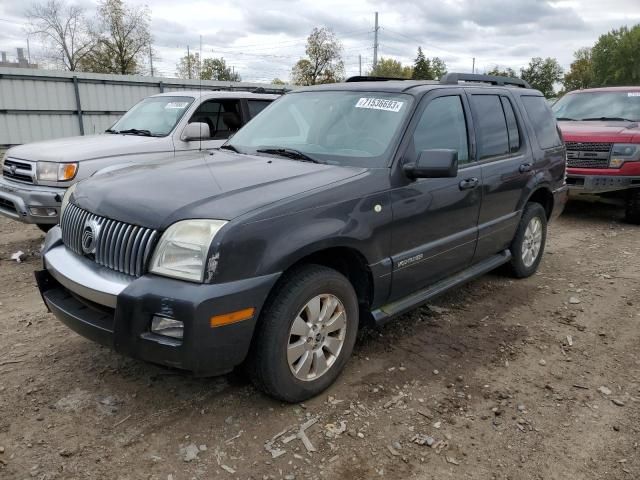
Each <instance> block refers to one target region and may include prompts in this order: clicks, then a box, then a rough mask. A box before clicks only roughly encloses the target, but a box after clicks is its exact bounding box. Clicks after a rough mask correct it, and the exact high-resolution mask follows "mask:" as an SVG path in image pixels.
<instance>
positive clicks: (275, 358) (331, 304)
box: [249, 265, 358, 402]
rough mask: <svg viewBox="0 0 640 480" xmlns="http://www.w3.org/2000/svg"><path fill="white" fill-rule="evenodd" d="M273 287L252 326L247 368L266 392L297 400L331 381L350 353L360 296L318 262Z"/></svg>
mask: <svg viewBox="0 0 640 480" xmlns="http://www.w3.org/2000/svg"><path fill="white" fill-rule="evenodd" d="M277 288H278V291H277V293H276V294H275V296H274V297H273V298H272V299H270V301H269V302H268V304H267V305H266V307H265V310H264V311H263V313H262V315H261V318H260V322H259V324H258V327H257V328H256V332H255V334H254V338H255V341H254V345H253V348H252V352H251V357H250V359H249V372H250V374H251V377H252V380H253V381H254V383H255V385H256V386H257V387H258V388H260V389H261V390H263V391H264V392H266V393H267V394H268V395H271V396H273V397H276V398H278V399H280V400H284V401H287V402H301V401H303V400H306V399H308V398H310V397H313V396H315V395H317V394H319V393H320V392H322V391H323V390H325V389H326V388H327V387H328V386H329V385H331V384H332V383H333V382H334V381H335V379H336V378H337V377H338V375H339V374H340V372H341V371H342V369H343V367H344V365H345V364H346V363H347V360H348V359H349V357H350V356H351V352H352V351H353V345H354V343H355V340H356V334H357V330H358V300H357V297H356V293H355V291H354V289H353V287H352V285H351V283H350V282H349V280H347V278H346V277H344V276H343V275H342V274H340V273H339V272H337V271H335V270H332V269H330V268H326V267H322V266H318V265H307V266H304V267H301V268H299V269H297V270H295V271H293V272H292V273H290V274H288V276H287V277H286V278H285V280H284V281H283V282H282V283H281V284H280V285H279V286H278V287H277Z"/></svg>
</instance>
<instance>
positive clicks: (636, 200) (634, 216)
mask: <svg viewBox="0 0 640 480" xmlns="http://www.w3.org/2000/svg"><path fill="white" fill-rule="evenodd" d="M626 207H627V208H626V210H625V221H627V222H628V223H633V224H635V225H640V188H634V189H633V190H629V194H628V195H627V205H626Z"/></svg>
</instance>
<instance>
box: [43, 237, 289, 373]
mask: <svg viewBox="0 0 640 480" xmlns="http://www.w3.org/2000/svg"><path fill="white" fill-rule="evenodd" d="M60 237H61V235H60V228H59V227H54V228H53V229H52V230H51V231H50V232H49V233H48V234H47V238H46V241H45V247H44V251H43V262H44V266H45V269H44V270H42V271H38V272H36V280H37V282H38V287H39V289H40V292H41V294H42V298H43V299H44V301H45V303H46V305H47V307H48V308H49V310H50V311H51V312H53V314H54V315H55V316H56V317H57V318H58V319H59V320H60V321H61V322H62V323H64V324H65V325H67V326H68V327H69V328H71V329H72V330H74V331H75V332H77V333H79V334H80V335H82V336H84V337H86V338H89V339H91V340H93V341H95V342H98V343H100V344H102V345H106V346H108V347H110V348H113V349H114V350H115V351H117V352H119V353H122V354H125V355H128V356H131V357H134V358H139V359H142V360H146V361H149V362H152V363H157V364H161V365H166V366H170V367H175V368H180V369H184V370H189V371H192V372H193V373H195V374H197V375H203V376H208V375H218V374H221V373H225V372H228V371H230V370H231V369H233V367H234V366H236V365H238V364H240V363H241V362H242V361H243V360H244V359H245V357H246V355H247V353H248V351H249V346H250V343H251V338H252V336H253V331H254V327H255V324H256V321H257V318H258V316H259V312H260V310H261V308H262V305H263V303H264V300H265V299H266V297H267V295H268V294H269V291H270V290H271V288H272V287H273V285H274V284H275V282H276V280H277V279H278V277H279V274H273V275H267V276H263V277H256V278H250V279H246V280H241V281H237V282H230V283H224V284H217V285H201V284H194V283H189V282H183V281H180V280H174V279H170V278H164V277H160V276H157V275H152V274H147V275H144V276H142V277H139V278H134V277H129V276H126V275H122V274H119V273H117V272H114V271H112V270H109V269H107V268H104V267H101V266H99V265H97V264H96V263H95V262H93V261H92V260H90V259H88V258H84V257H80V256H78V255H76V254H75V253H73V252H71V251H70V250H68V249H67V248H66V247H65V246H64V245H63V244H62V241H61V238H60ZM249 307H253V308H255V309H256V313H255V315H254V317H253V318H251V319H250V320H245V321H242V322H238V323H234V324H231V325H226V326H222V327H217V328H211V327H210V324H209V322H210V318H211V317H212V316H214V315H220V314H225V313H229V312H233V311H237V310H242V309H245V308H249ZM154 315H158V316H163V317H169V318H173V319H176V320H180V321H182V322H183V323H184V337H183V339H182V340H178V339H174V338H171V337H165V336H161V335H157V334H154V333H152V332H151V331H150V325H151V320H152V318H153V316H154Z"/></svg>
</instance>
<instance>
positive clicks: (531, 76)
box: [520, 57, 563, 98]
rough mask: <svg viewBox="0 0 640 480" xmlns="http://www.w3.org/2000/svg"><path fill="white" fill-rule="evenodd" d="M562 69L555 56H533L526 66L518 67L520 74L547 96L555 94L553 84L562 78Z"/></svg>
mask: <svg viewBox="0 0 640 480" xmlns="http://www.w3.org/2000/svg"><path fill="white" fill-rule="evenodd" d="M562 74H563V69H562V67H561V66H560V64H559V63H558V60H556V59H555V58H551V57H548V58H545V59H543V58H541V57H534V58H532V59H531V60H530V61H529V65H528V66H527V67H526V68H522V69H520V76H521V77H522V79H523V80H526V81H527V82H529V84H531V86H532V87H533V88H535V89H537V90H540V91H541V92H542V94H543V95H544V96H545V97H547V98H550V97H553V96H555V92H554V88H553V86H554V84H555V83H557V82H559V81H560V80H561V79H562Z"/></svg>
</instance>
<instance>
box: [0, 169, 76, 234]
mask: <svg viewBox="0 0 640 480" xmlns="http://www.w3.org/2000/svg"><path fill="white" fill-rule="evenodd" d="M65 190H66V189H64V188H56V187H45V186H42V185H29V184H21V183H18V182H12V181H9V180H7V179H5V178H4V177H0V215H4V216H5V217H9V218H12V219H14V220H19V221H21V222H24V223H36V224H50V225H55V224H56V223H58V220H59V216H60V203H61V202H62V197H63V196H64V192H65ZM34 209H39V210H43V211H42V212H38V211H37V210H34ZM47 209H48V210H49V212H50V213H53V214H52V215H49V214H46V210H47ZM38 213H41V214H38Z"/></svg>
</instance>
